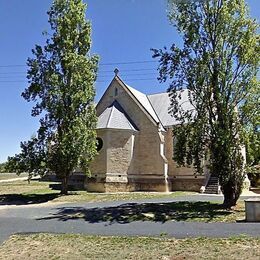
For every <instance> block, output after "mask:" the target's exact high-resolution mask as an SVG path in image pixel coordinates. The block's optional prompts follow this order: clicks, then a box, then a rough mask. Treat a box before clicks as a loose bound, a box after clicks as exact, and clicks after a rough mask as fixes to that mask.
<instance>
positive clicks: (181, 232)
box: [0, 195, 260, 243]
mask: <svg viewBox="0 0 260 260" xmlns="http://www.w3.org/2000/svg"><path fill="white" fill-rule="evenodd" d="M244 198H246V197H244ZM222 200H223V198H222V196H219V195H218V196H216V195H215V196H214V195H213V196H207V195H193V196H182V197H177V198H176V199H167V198H164V199H149V200H142V201H141V200H140V201H138V202H136V201H135V202H133V201H117V202H102V203H74V204H51V203H49V204H41V205H28V206H7V207H5V206H0V243H2V242H3V241H4V240H6V239H8V237H9V236H10V235H12V234H16V233H31V232H33V233H34V232H52V233H84V234H97V235H120V236H160V235H166V236H169V237H176V238H184V237H198V236H207V237H230V236H234V235H240V234H246V235H250V236H255V237H259V236H260V224H257V223H201V222H200V223H198V222H185V221H164V220H163V219H161V218H158V220H156V221H148V220H146V219H134V220H132V219H131V217H132V216H133V215H131V212H132V211H133V209H138V207H139V208H140V207H143V206H147V205H148V206H151V205H153V203H155V204H156V205H161V206H162V207H164V206H167V204H168V203H172V202H178V201H201V202H203V201H204V202H206V201H222ZM124 214H126V215H127V218H126V216H125V215H124ZM160 217H161V215H160Z"/></svg>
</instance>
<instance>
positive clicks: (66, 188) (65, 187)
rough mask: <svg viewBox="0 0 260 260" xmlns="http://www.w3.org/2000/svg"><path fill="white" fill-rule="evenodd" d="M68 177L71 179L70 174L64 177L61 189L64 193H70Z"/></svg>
mask: <svg viewBox="0 0 260 260" xmlns="http://www.w3.org/2000/svg"><path fill="white" fill-rule="evenodd" d="M68 179H69V175H67V174H66V175H65V176H64V177H63V178H62V181H61V191H60V193H61V194H62V195H68Z"/></svg>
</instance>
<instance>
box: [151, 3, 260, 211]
mask: <svg viewBox="0 0 260 260" xmlns="http://www.w3.org/2000/svg"><path fill="white" fill-rule="evenodd" d="M168 3H169V15H168V17H169V20H170V22H171V23H172V24H173V25H174V26H175V28H176V29H177V31H178V32H179V33H180V35H181V37H182V40H183V45H182V46H181V47H180V46H177V45H176V44H173V45H172V46H171V48H170V49H169V50H168V49H167V48H165V49H160V50H153V51H154V54H153V56H154V57H155V58H158V59H159V62H160V66H159V73H160V76H159V79H160V80H161V81H167V82H169V89H168V91H169V95H170V98H171V107H170V113H171V114H172V115H173V116H174V117H175V118H176V119H177V120H179V122H180V126H179V127H175V128H174V130H173V135H174V136H175V137H176V142H175V150H174V159H175V160H176V161H177V163H178V164H179V165H193V166H194V168H195V170H196V172H197V173H202V172H203V170H204V169H205V162H206V163H207V164H208V165H207V167H208V168H209V171H210V173H211V174H214V175H216V176H218V178H219V181H220V185H221V190H222V192H223V194H224V205H225V206H226V207H232V206H234V205H236V202H237V200H238V198H239V195H240V194H241V191H242V184H243V180H244V158H243V156H242V154H241V148H242V146H243V143H244V140H243V127H244V126H243V119H242V115H243V111H245V109H244V110H243V105H244V104H248V102H247V100H248V98H249V97H250V96H252V93H254V92H255V90H256V89H259V81H258V80H257V77H256V76H257V71H258V68H259V50H260V49H259V35H258V34H257V30H258V23H257V22H256V21H255V20H254V19H251V18H250V16H249V10H248V7H247V5H246V4H245V1H244V0H203V1H202V0H196V1H195V0H190V1H180V0H179V1H178V0H169V1H168ZM184 89H187V90H188V93H189V95H188V99H189V102H190V103H191V105H192V107H193V108H192V109H190V110H189V111H186V110H183V107H182V105H181V102H180V96H181V95H180V93H181V92H182V91H183V90H184ZM258 93H259V91H258ZM257 100H258V107H259V96H258V99H257ZM256 105H257V104H256ZM247 112H249V111H247ZM258 112H259V111H258Z"/></svg>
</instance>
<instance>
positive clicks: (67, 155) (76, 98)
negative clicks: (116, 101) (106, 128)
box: [9, 0, 98, 194]
mask: <svg viewBox="0 0 260 260" xmlns="http://www.w3.org/2000/svg"><path fill="white" fill-rule="evenodd" d="M85 12H86V5H85V4H84V3H83V1H82V0H54V1H53V4H52V6H51V8H50V10H49V11H48V13H47V14H48V16H49V24H50V27H51V35H50V37H49V38H48V39H47V40H46V44H45V46H43V47H41V46H39V45H36V47H35V48H34V49H33V50H32V53H33V58H29V59H28V62H27V64H28V66H29V69H28V73H27V78H28V81H29V86H28V87H27V88H26V89H25V90H24V92H23V93H22V97H23V98H24V99H25V100H27V101H28V102H33V103H34V107H33V108H32V116H33V117H36V116H41V118H40V128H39V130H38V132H37V134H36V135H35V136H33V137H32V138H31V140H29V141H28V142H23V143H21V148H22V152H21V153H20V154H18V155H16V156H14V157H12V158H9V165H11V167H12V168H13V169H15V170H16V172H22V171H28V172H29V173H30V174H41V175H43V174H46V173H48V172H54V173H55V174H56V175H57V177H58V178H59V179H61V181H62V189H61V193H62V194H67V192H68V178H69V176H70V175H71V174H72V172H73V171H75V170H77V169H78V168H79V167H80V168H81V169H83V170H84V171H87V170H88V165H89V162H90V161H91V160H92V159H93V157H94V156H95V154H96V133H95V128H96V121H97V119H96V113H95V108H94V104H93V102H94V96H95V88H94V83H95V80H96V73H97V65H98V57H97V56H96V55H90V47H91V24H90V22H89V21H87V20H86V17H85ZM45 35H49V34H46V33H45Z"/></svg>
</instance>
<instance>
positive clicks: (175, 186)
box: [170, 178, 204, 192]
mask: <svg viewBox="0 0 260 260" xmlns="http://www.w3.org/2000/svg"><path fill="white" fill-rule="evenodd" d="M203 183H204V179H202V178H199V179H196V178H194V179H181V178H176V179H171V180H170V184H171V190H172V191H196V192H199V191H200V188H201V186H202V185H203Z"/></svg>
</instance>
